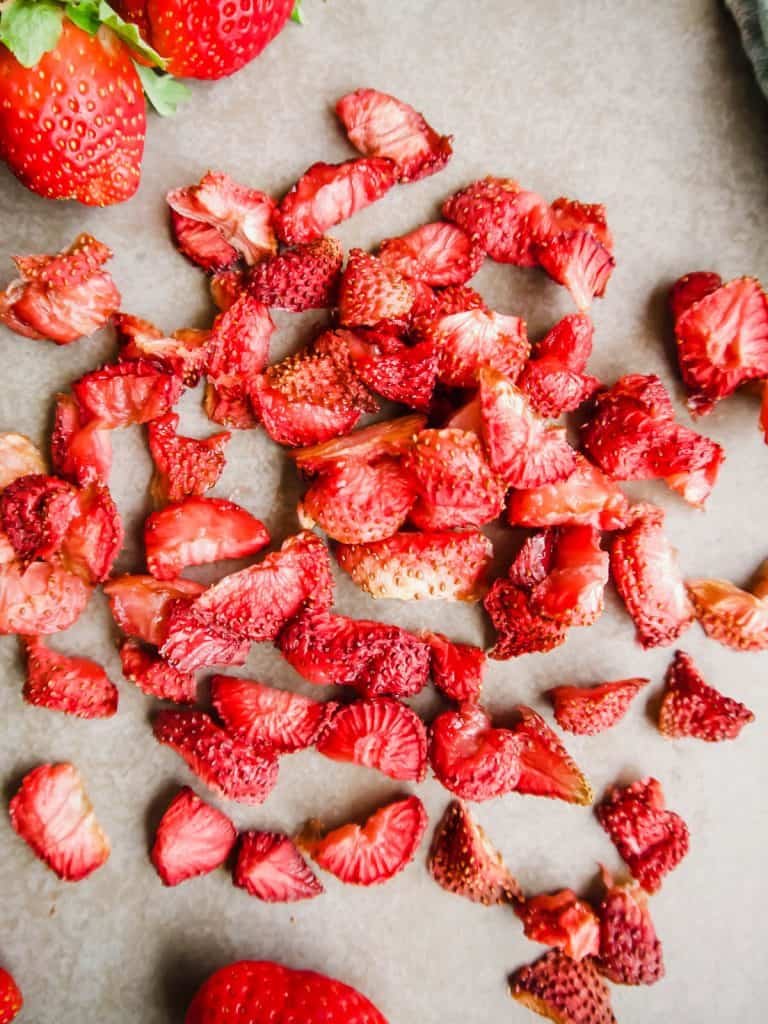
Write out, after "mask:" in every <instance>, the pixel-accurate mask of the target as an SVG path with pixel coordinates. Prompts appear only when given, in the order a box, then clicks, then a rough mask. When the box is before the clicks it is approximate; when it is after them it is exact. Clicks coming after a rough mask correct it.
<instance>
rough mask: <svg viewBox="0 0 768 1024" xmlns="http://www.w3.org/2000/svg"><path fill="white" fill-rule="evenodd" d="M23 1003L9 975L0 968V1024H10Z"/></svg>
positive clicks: (18, 990)
mask: <svg viewBox="0 0 768 1024" xmlns="http://www.w3.org/2000/svg"><path fill="white" fill-rule="evenodd" d="M23 1003H24V999H23V998H22V995H21V990H20V988H19V986H18V985H17V984H16V982H15V981H14V980H13V977H12V976H11V974H10V973H9V972H8V971H6V970H4V969H3V968H2V967H0V1024H11V1021H12V1020H13V1019H14V1018H15V1017H16V1015H17V1014H18V1012H19V1011H20V1010H21V1007H22V1005H23Z"/></svg>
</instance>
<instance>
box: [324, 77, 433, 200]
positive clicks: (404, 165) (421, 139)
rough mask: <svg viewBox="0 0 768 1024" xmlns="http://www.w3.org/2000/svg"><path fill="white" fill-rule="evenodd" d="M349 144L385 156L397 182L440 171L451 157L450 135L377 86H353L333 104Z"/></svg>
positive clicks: (361, 150)
mask: <svg viewBox="0 0 768 1024" xmlns="http://www.w3.org/2000/svg"><path fill="white" fill-rule="evenodd" d="M336 113H337V114H338V116H339V119H340V121H341V122H342V124H343V125H344V128H345V130H346V132H347V135H348V137H349V141H350V142H351V143H352V145H353V146H354V147H355V148H356V149H358V150H359V151H360V152H361V153H363V154H364V155H365V156H372V157H386V158H387V159H389V160H391V161H392V162H393V163H394V165H395V167H396V170H397V177H398V179H399V180H400V181H417V180H418V179H419V178H424V177H426V176H427V175H430V174H434V173H435V172H436V171H440V170H442V169H443V167H444V166H445V165H446V164H447V163H448V161H449V160H450V158H451V153H452V149H451V136H450V135H438V134H437V132H436V131H435V130H434V129H433V128H431V127H430V126H429V124H427V122H426V121H425V120H424V117H423V116H422V115H421V114H419V113H418V112H417V111H416V110H414V108H413V107H411V106H409V104H407V103H403V101H402V100H398V99H396V98H395V97H394V96H390V95H388V94H387V93H385V92H379V91H378V90H377V89H357V90H356V91H355V92H351V93H348V94H347V95H346V96H342V98H341V99H340V100H339V101H338V103H337V104H336Z"/></svg>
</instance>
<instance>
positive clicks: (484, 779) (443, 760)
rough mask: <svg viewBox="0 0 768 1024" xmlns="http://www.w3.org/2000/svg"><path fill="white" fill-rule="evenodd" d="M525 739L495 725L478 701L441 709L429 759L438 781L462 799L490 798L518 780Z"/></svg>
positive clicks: (508, 789) (513, 786)
mask: <svg viewBox="0 0 768 1024" xmlns="http://www.w3.org/2000/svg"><path fill="white" fill-rule="evenodd" d="M526 742H527V741H526V740H525V739H524V738H523V737H519V736H516V735H515V734H514V733H513V732H512V731H510V730H509V729H495V728H493V726H492V725H491V719H490V717H489V715H488V714H487V712H486V711H485V710H484V709H483V708H481V707H480V706H479V705H478V704H469V703H465V704H461V705H460V706H459V709H458V710H457V711H444V712H443V713H442V714H441V715H438V717H437V718H436V719H435V721H434V722H433V723H432V730H431V740H430V747H429V762H430V764H431V766H432V770H433V771H434V773H435V775H436V776H437V778H438V779H439V781H440V782H441V783H442V784H443V786H445V788H446V789H449V790H450V791H451V792H452V793H455V794H456V796H458V797H461V798H462V799H463V800H476V801H481V800H492V799H493V798H494V797H497V796H502V795H503V794H504V793H512V792H514V791H515V790H516V789H517V786H518V783H519V781H520V770H521V757H522V754H523V751H524V749H525V747H526Z"/></svg>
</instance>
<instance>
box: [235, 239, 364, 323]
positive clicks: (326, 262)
mask: <svg viewBox="0 0 768 1024" xmlns="http://www.w3.org/2000/svg"><path fill="white" fill-rule="evenodd" d="M343 261H344V251H343V249H342V247H341V242H339V241H337V239H335V238H329V237H323V238H318V239H316V240H315V241H313V242H305V243H304V244H303V245H297V246H295V247H294V248H293V249H287V250H286V251H285V252H281V253H279V254H278V255H276V256H273V257H271V258H270V259H268V260H264V261H262V262H261V263H257V264H256V266H255V267H254V268H253V269H252V270H251V272H250V274H249V275H248V280H247V288H248V292H249V294H250V295H252V296H253V298H254V299H256V300H257V301H258V302H263V303H264V305H265V306H271V307H273V308H277V309H288V310H291V311H292V312H294V313H301V312H303V311H304V310H306V309H327V308H328V307H330V306H334V305H335V304H336V292H337V290H338V284H339V277H340V275H341V265H342V263H343Z"/></svg>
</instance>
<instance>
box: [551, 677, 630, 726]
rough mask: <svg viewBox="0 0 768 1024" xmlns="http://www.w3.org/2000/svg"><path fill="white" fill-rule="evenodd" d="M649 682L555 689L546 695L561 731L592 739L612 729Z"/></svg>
mask: <svg viewBox="0 0 768 1024" xmlns="http://www.w3.org/2000/svg"><path fill="white" fill-rule="evenodd" d="M649 682H650V679H617V680H616V681H615V682H612V683H600V684H598V685H597V686H555V687H553V688H552V689H551V690H549V691H548V692H547V696H548V697H549V698H550V700H551V701H552V705H553V707H554V709H555V721H556V722H557V724H558V725H559V726H560V728H561V729H565V730H566V731H567V732H573V733H576V734H577V735H578V736H595V735H596V734H597V733H599V732H605V730H606V729H611V728H612V727H613V726H614V725H616V723H617V722H620V721H621V719H622V718H623V717H624V715H626V713H627V711H628V710H629V705H630V704H631V703H632V701H633V700H634V699H635V697H636V696H637V695H638V693H639V692H640V690H641V689H642V688H643V687H644V686H647V685H648V683H649Z"/></svg>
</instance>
